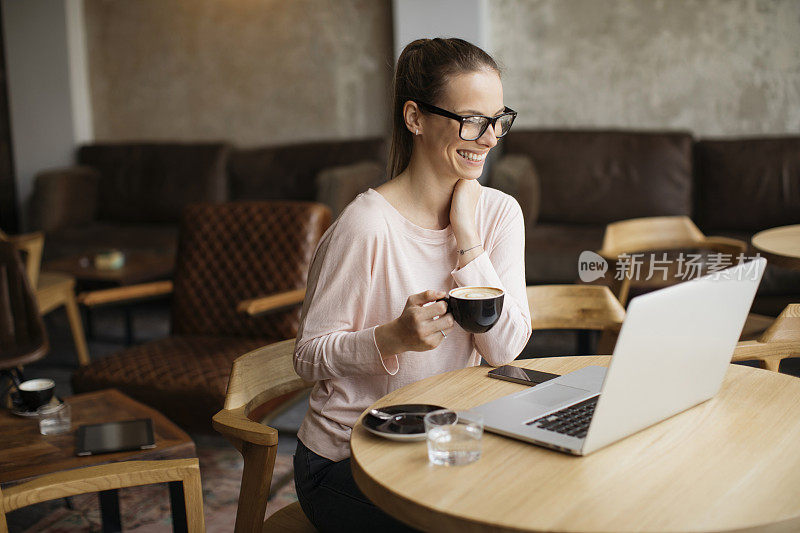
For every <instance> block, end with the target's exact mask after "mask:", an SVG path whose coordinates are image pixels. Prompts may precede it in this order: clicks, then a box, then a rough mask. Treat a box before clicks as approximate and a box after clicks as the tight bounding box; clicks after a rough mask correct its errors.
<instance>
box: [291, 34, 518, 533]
mask: <svg viewBox="0 0 800 533" xmlns="http://www.w3.org/2000/svg"><path fill="white" fill-rule="evenodd" d="M515 115H516V114H515V113H514V112H513V111H511V110H510V109H508V108H506V107H505V106H504V105H503V87H502V84H501V82H500V74H499V69H498V67H497V64H496V63H495V62H494V60H493V59H492V58H491V57H490V56H489V55H488V54H486V53H485V52H484V51H483V50H481V49H480V48H478V47H476V46H474V45H472V44H470V43H468V42H466V41H463V40H461V39H420V40H417V41H414V42H412V43H411V44H409V45H408V46H407V47H406V48H405V49H404V50H403V53H402V54H401V55H400V58H399V59H398V62H397V70H396V73H395V81H394V103H393V135H392V146H391V153H390V177H392V178H393V179H391V180H389V181H388V182H387V183H385V184H383V185H381V186H380V187H378V188H377V189H374V190H372V189H370V190H369V191H367V192H366V193H363V194H361V195H359V196H358V197H357V198H356V199H355V200H353V202H352V203H351V204H350V205H349V206H348V207H347V208H346V209H345V210H344V212H343V213H342V214H341V216H340V217H339V218H338V219H337V220H336V221H335V222H334V224H333V225H332V226H331V227H330V229H329V230H328V231H327V233H326V234H325V235H324V236H323V237H322V240H321V241H320V244H319V246H318V248H317V251H316V254H315V256H314V260H313V262H312V266H311V270H310V272H309V279H308V291H307V295H306V299H305V303H304V306H303V314H302V319H301V324H300V330H299V332H298V337H297V347H296V349H295V358H294V362H295V369H296V371H297V373H298V374H299V375H300V376H301V377H302V378H303V379H305V380H307V381H314V382H316V384H315V386H314V388H313V390H312V392H311V398H310V402H309V403H310V409H309V411H308V414H307V415H306V418H305V420H304V421H303V424H302V426H301V428H300V431H299V432H298V437H299V439H298V440H299V441H298V446H297V453H296V455H295V482H296V485H297V493H298V498H299V500H300V503H301V505H302V507H303V510H304V511H305V513H306V515H307V516H308V517H309V519H310V520H311V521H312V522H313V523H314V524H315V526H316V527H317V528H319V529H323V530H324V529H327V530H337V529H341V530H359V529H360V528H365V527H373V528H374V527H383V528H387V529H390V530H391V529H404V526H402V525H401V524H400V523H399V522H396V521H395V520H394V519H392V518H391V517H389V516H388V515H386V514H384V513H383V512H382V511H380V510H379V509H377V508H376V507H375V506H373V505H372V504H371V503H370V502H369V500H368V499H367V498H366V497H364V495H363V494H362V493H361V492H360V491H359V490H358V488H357V486H356V484H355V482H354V481H353V478H352V474H351V472H350V460H349V455H350V449H349V438H350V432H351V430H352V427H353V424H354V423H355V422H356V419H357V418H358V416H359V415H360V414H361V412H363V411H364V409H366V408H367V407H368V406H369V405H370V404H372V403H373V402H375V401H376V400H377V399H379V398H380V397H382V396H384V395H385V394H387V393H389V392H391V391H393V390H395V389H398V388H400V387H402V386H404V385H407V384H409V383H412V382H414V381H417V380H420V379H422V378H425V377H428V376H431V375H434V374H438V373H442V372H447V371H449V370H454V369H458V368H464V367H467V366H474V365H477V364H479V363H480V358H481V356H482V357H483V358H484V359H485V360H486V361H487V362H488V363H490V364H492V365H502V364H506V363H508V362H510V361H512V360H513V359H514V358H515V357H516V356H517V355H518V354H519V352H520V351H521V350H522V349H523V347H524V346H525V344H526V343H527V341H528V338H529V337H530V334H531V328H530V315H529V312H528V302H527V298H526V294H525V267H524V259H523V253H524V225H523V220H522V211H521V209H520V207H519V205H518V204H517V202H516V201H515V200H514V199H513V198H511V197H510V196H508V195H505V194H503V193H501V192H499V191H497V190H494V189H489V188H485V187H481V185H480V183H478V181H477V178H478V177H479V176H480V175H481V172H482V170H483V164H484V162H485V160H486V155H487V154H488V152H489V150H491V149H492V148H493V147H494V146H495V145H496V144H497V138H498V137H500V136H502V135H505V133H507V132H508V129H509V128H510V127H511V123H512V122H513V120H514V116H515ZM469 285H481V286H492V287H500V288H502V289H504V290H505V292H506V297H505V302H504V307H503V313H502V315H501V317H500V319H499V321H498V322H497V324H496V325H495V326H494V327H493V328H492V329H491V330H490V331H488V332H486V333H482V334H476V335H473V334H470V333H467V332H465V331H464V330H462V329H460V328H459V327H458V326H455V327H454V323H453V318H452V316H451V315H450V314H446V312H447V309H446V305H445V304H444V303H443V302H437V301H436V300H437V299H440V298H443V297H444V296H446V294H447V292H448V291H449V290H450V289H452V288H454V287H458V286H469ZM432 302H433V303H432Z"/></svg>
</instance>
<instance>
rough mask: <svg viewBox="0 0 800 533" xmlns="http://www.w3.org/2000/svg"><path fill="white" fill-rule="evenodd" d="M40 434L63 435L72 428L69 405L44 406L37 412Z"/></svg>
mask: <svg viewBox="0 0 800 533" xmlns="http://www.w3.org/2000/svg"><path fill="white" fill-rule="evenodd" d="M37 414H38V415H39V433H41V434H42V435H61V434H62V433H67V432H68V431H69V430H70V429H71V428H72V417H71V415H72V412H71V409H70V406H69V404H68V403H64V402H61V403H59V404H57V405H52V404H51V405H44V406H42V407H40V408H39V409H38V410H37Z"/></svg>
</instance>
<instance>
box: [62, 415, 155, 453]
mask: <svg viewBox="0 0 800 533" xmlns="http://www.w3.org/2000/svg"><path fill="white" fill-rule="evenodd" d="M76 437H77V439H76V440H77V442H76V446H75V454H76V455H94V454H97V453H112V452H122V451H128V450H146V449H148V448H155V447H156V444H155V439H154V438H153V421H152V420H150V419H149V418H140V419H138V420H126V421H124V422H106V423H104V424H92V425H86V426H81V427H79V428H78V433H77V435H76Z"/></svg>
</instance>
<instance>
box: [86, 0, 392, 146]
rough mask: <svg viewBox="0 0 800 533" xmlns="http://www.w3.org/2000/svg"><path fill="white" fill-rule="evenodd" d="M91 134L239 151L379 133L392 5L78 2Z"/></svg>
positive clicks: (273, 0) (321, 0)
mask: <svg viewBox="0 0 800 533" xmlns="http://www.w3.org/2000/svg"><path fill="white" fill-rule="evenodd" d="M84 8H85V20H86V35H87V49H88V57H89V76H90V86H91V104H92V109H93V115H94V134H95V138H96V139H97V140H99V141H119V140H130V139H147V140H160V139H180V140H216V139H224V140H229V141H232V142H234V143H236V144H238V145H239V146H258V145H264V144H271V143H272V144H274V143H288V142H293V141H299V140H309V139H335V138H354V137H366V136H371V135H383V134H385V132H386V129H387V127H388V124H389V121H388V116H387V112H388V111H387V110H388V105H387V104H388V94H389V85H390V79H391V68H392V22H391V4H390V3H389V2H388V1H375V0H336V1H333V0H292V1H283V0H192V1H191V2H187V1H185V0H138V1H136V2H108V1H106V0H86V1H85V4H84Z"/></svg>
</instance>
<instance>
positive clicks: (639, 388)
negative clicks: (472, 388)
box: [471, 258, 767, 455]
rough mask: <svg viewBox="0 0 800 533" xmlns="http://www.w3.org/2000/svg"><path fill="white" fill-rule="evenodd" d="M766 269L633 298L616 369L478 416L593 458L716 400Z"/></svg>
mask: <svg viewBox="0 0 800 533" xmlns="http://www.w3.org/2000/svg"><path fill="white" fill-rule="evenodd" d="M766 263H767V262H766V260H765V259H763V258H758V259H755V260H753V261H750V262H747V263H742V264H740V265H738V266H736V267H733V268H729V269H726V270H723V271H720V272H717V273H714V274H712V275H709V276H705V277H703V278H698V279H696V280H692V281H687V282H684V283H680V284H678V285H674V286H672V287H668V288H666V289H662V290H659V291H655V292H651V293H648V294H645V295H643V296H639V297H637V298H634V299H632V300H631V302H630V304H629V305H628V311H627V315H626V317H625V322H624V324H623V325H622V330H621V331H620V335H619V339H618V340H617V345H616V347H615V348H614V355H613V357H612V359H611V364H610V365H609V367H608V369H607V370H606V368H604V367H599V366H589V367H585V368H582V369H580V370H576V371H574V372H570V373H569V374H565V375H563V376H560V377H558V378H555V379H553V380H550V381H547V382H545V383H542V384H540V385H537V386H535V387H531V388H529V389H526V390H524V391H522V392H518V393H515V394H511V395H509V396H505V397H503V398H500V399H498V400H495V401H492V402H489V403H485V404H483V405H480V406H478V407H475V408H474V409H471V412H478V413H481V414H483V417H484V424H485V427H486V429H487V430H489V431H493V432H495V433H499V434H501V435H506V436H509V437H513V438H517V439H521V440H524V441H528V442H532V443H534V444H539V445H541V446H546V447H548V448H553V449H555V450H559V451H562V452H567V453H571V454H575V455H586V454H589V453H591V452H593V451H595V450H597V449H600V448H602V447H604V446H606V445H608V444H611V443H613V442H616V441H618V440H620V439H623V438H625V437H627V436H628V435H631V434H633V433H636V432H637V431H640V430H642V429H644V428H646V427H649V426H651V425H653V424H656V423H657V422H660V421H662V420H664V419H666V418H669V417H671V416H673V415H675V414H677V413H680V412H681V411H684V410H686V409H688V408H690V407H693V406H695V405H697V404H699V403H701V402H704V401H706V400H708V399H710V398H711V397H713V396H714V395H715V394H716V393H717V391H718V390H719V388H720V386H721V385H722V380H723V378H724V377H725V372H726V370H727V368H728V364H729V363H730V360H731V356H732V354H733V350H734V348H735V347H736V343H737V341H738V339H739V335H740V334H741V331H742V327H743V326H744V322H745V320H746V318H747V314H748V312H749V310H750V306H751V305H752V303H753V297H754V296H755V293H756V289H757V288H758V284H759V282H760V281H761V276H762V274H763V273H764V268H765V266H766ZM533 304H534V305H535V304H536V302H533Z"/></svg>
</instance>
